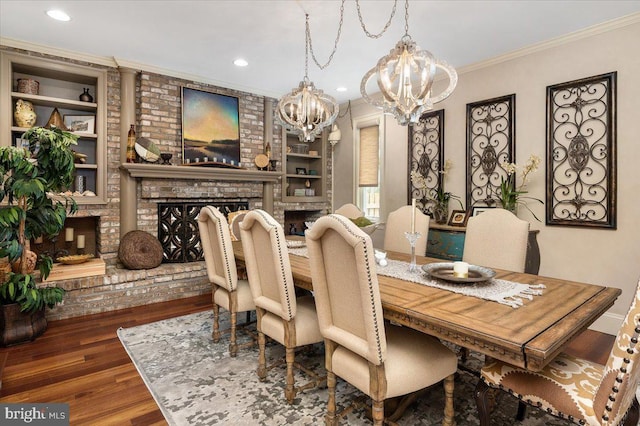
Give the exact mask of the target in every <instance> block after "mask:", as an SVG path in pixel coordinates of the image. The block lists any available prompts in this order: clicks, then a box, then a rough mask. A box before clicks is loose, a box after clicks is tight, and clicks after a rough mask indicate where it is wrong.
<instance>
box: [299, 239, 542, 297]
mask: <svg viewBox="0 0 640 426" xmlns="http://www.w3.org/2000/svg"><path fill="white" fill-rule="evenodd" d="M289 253H290V254H293V255H296V256H302V257H307V258H308V257H309V254H308V252H307V248H306V247H300V248H290V249H289ZM376 266H377V273H378V274H379V275H386V276H388V277H393V278H400V279H403V280H405V281H411V282H414V283H417V284H422V285H426V286H429V287H435V288H439V289H442V290H447V291H451V292H453V293H458V294H463V295H465V296H471V297H477V298H479V299H484V300H491V301H493V302H498V303H500V304H503V305H507V306H511V307H512V308H518V307H520V306H522V305H523V304H524V300H523V299H528V300H532V299H533V296H539V295H541V294H542V291H543V289H545V288H546V286H545V285H544V284H523V283H517V282H514V281H507V280H502V279H497V278H492V279H491V280H488V281H482V282H477V283H464V284H458V283H451V282H448V281H444V280H438V279H433V278H431V277H429V275H428V274H426V273H425V272H424V271H422V269H421V268H420V267H418V268H419V269H418V270H417V271H415V272H409V262H402V261H399V260H392V259H388V260H387V265H386V266H380V265H377V264H376Z"/></svg>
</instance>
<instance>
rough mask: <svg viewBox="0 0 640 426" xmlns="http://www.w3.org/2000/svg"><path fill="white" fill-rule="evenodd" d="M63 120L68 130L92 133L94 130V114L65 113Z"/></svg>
mask: <svg viewBox="0 0 640 426" xmlns="http://www.w3.org/2000/svg"><path fill="white" fill-rule="evenodd" d="M63 121H64V125H65V126H66V127H67V129H69V131H70V132H74V133H87V134H93V133H95V131H96V116H95V115H65V116H64V119H63Z"/></svg>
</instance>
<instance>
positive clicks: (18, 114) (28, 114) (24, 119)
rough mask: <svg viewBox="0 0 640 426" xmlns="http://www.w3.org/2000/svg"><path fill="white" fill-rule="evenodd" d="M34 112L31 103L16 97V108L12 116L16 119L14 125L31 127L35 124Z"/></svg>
mask: <svg viewBox="0 0 640 426" xmlns="http://www.w3.org/2000/svg"><path fill="white" fill-rule="evenodd" d="M36 117H37V115H36V112H35V111H34V109H33V104H32V103H31V102H29V101H24V100H22V99H18V102H16V109H15V111H14V113H13V118H14V119H15V120H16V126H18V127H33V125H34V124H36Z"/></svg>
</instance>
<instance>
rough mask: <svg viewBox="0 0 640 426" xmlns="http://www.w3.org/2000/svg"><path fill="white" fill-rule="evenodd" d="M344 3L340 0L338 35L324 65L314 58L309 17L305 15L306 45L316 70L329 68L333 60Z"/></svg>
mask: <svg viewBox="0 0 640 426" xmlns="http://www.w3.org/2000/svg"><path fill="white" fill-rule="evenodd" d="M345 1H346V0H342V3H341V4H340V23H339V24H338V34H337V35H336V40H335V42H334V43H333V51H332V52H331V54H330V55H329V59H327V62H326V63H325V64H324V65H320V62H319V61H318V58H316V54H315V52H314V51H313V42H312V41H311V28H310V27H309V15H308V14H307V30H306V31H307V43H308V46H309V50H311V57H312V58H313V62H315V63H316V65H317V66H318V68H320V69H321V70H323V69H325V68H326V67H328V66H329V64H330V63H331V61H332V60H333V55H335V53H336V51H337V50H338V42H339V41H340V36H341V35H342V21H343V19H344V2H345Z"/></svg>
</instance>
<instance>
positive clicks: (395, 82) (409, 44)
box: [360, 0, 458, 126]
mask: <svg viewBox="0 0 640 426" xmlns="http://www.w3.org/2000/svg"><path fill="white" fill-rule="evenodd" d="M404 28H405V34H404V36H403V37H402V38H401V39H400V41H399V42H398V43H397V44H396V46H395V47H394V48H393V49H392V50H391V51H390V52H389V54H388V55H387V56H383V57H382V58H380V60H379V61H378V63H377V65H376V66H375V67H373V68H371V69H370V70H369V72H367V73H366V74H365V76H364V77H363V78H362V82H361V83H360V93H361V94H362V96H363V97H364V99H365V100H366V101H367V102H369V103H370V104H372V105H374V106H376V107H378V108H381V109H382V110H383V111H384V112H385V113H388V114H391V115H393V116H394V117H395V118H396V120H397V121H398V124H400V125H403V126H404V125H407V124H409V123H417V122H418V120H419V119H420V116H421V115H422V113H423V112H425V111H429V110H431V109H433V104H435V103H437V102H440V101H442V100H444V99H446V98H447V97H448V96H449V95H450V94H451V93H452V92H453V89H455V87H456V84H457V83H458V73H456V70H455V69H454V68H453V67H452V66H451V65H449V64H448V63H446V62H445V61H441V60H438V59H436V58H434V56H433V55H432V54H431V52H428V51H426V50H420V47H419V46H418V45H416V43H415V42H414V41H413V40H412V39H411V37H410V36H409V0H406V1H405V27H404ZM438 69H440V70H442V71H444V72H445V73H446V74H447V75H448V77H449V86H448V87H447V88H446V89H445V90H444V91H443V92H441V93H440V94H438V95H437V96H433V97H432V93H431V89H432V86H433V81H434V79H435V77H436V72H437V70H438ZM374 75H376V79H377V83H378V88H379V89H380V92H381V94H382V100H377V99H372V98H371V97H370V96H369V95H368V94H367V90H366V86H367V83H368V82H369V80H370V79H371V77H373V76H374Z"/></svg>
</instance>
